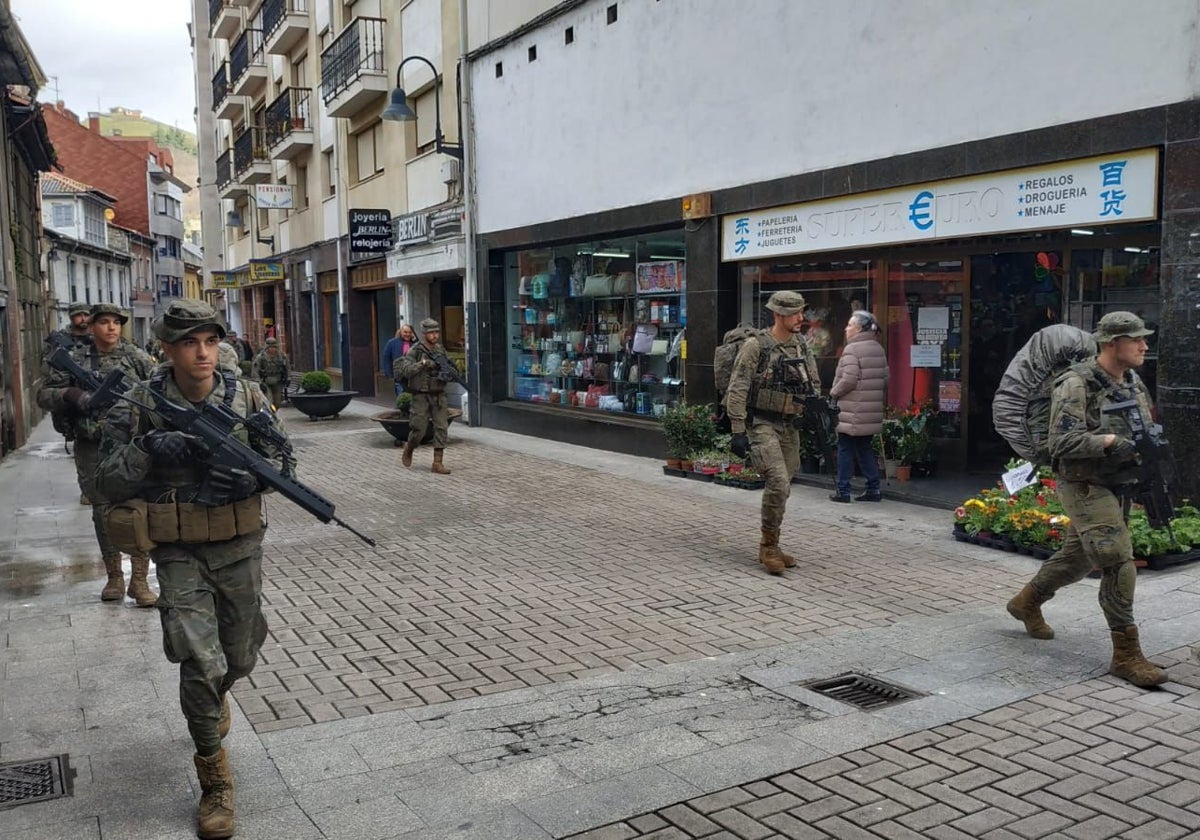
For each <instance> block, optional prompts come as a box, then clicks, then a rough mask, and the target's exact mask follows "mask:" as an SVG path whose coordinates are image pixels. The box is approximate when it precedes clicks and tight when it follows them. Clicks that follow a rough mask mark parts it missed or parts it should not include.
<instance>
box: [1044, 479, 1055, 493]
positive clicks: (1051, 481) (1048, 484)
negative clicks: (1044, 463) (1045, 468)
mask: <svg viewBox="0 0 1200 840" xmlns="http://www.w3.org/2000/svg"><path fill="white" fill-rule="evenodd" d="M1042 486H1043V487H1049V488H1050V489H1051V490H1057V489H1058V482H1057V481H1055V480H1054V479H1053V478H1043V479H1042Z"/></svg>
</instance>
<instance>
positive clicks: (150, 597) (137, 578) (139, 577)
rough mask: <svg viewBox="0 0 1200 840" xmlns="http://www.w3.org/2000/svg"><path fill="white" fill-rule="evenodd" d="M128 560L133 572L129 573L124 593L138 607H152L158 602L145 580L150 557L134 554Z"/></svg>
mask: <svg viewBox="0 0 1200 840" xmlns="http://www.w3.org/2000/svg"><path fill="white" fill-rule="evenodd" d="M129 562H130V565H132V566H133V573H132V574H130V575H129V589H128V590H127V591H126V593H125V594H126V595H128V596H129V597H130V598H132V599H133V600H134V602H136V603H137V605H138V606H139V607H153V606H154V605H155V604H157V603H158V596H157V595H155V594H154V590H153V589H151V588H150V583H149V582H148V581H147V580H146V575H148V574H149V573H150V558H149V557H138V556H136V555H135V556H132V557H130V558H129Z"/></svg>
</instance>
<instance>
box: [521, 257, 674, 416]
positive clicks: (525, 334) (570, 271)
mask: <svg viewBox="0 0 1200 840" xmlns="http://www.w3.org/2000/svg"><path fill="white" fill-rule="evenodd" d="M660 251H665V252H666V253H659V252H660ZM651 252H654V253H651ZM685 266H686V261H685V260H684V259H683V240H682V235H677V236H672V235H671V234H657V235H656V236H655V238H654V240H652V241H649V240H641V239H638V240H633V239H631V240H621V241H619V242H618V243H615V244H614V243H612V242H606V243H599V244H595V243H593V244H580V245H571V246H560V247H556V248H541V249H533V250H526V251H521V252H519V253H516V254H514V255H512V259H511V264H510V266H509V271H508V274H509V276H508V281H507V285H508V291H509V294H508V299H509V304H508V311H509V312H510V313H511V318H510V323H509V340H510V341H509V348H510V353H509V356H510V358H509V362H510V365H509V368H510V371H511V376H512V379H511V384H510V396H511V397H513V398H515V399H518V400H524V401H528V402H535V403H544V404H547V405H552V406H561V407H569V408H578V409H583V410H585V411H608V412H614V413H618V414H624V415H630V414H632V415H640V416H644V417H661V416H662V415H663V413H664V412H665V411H666V409H667V408H668V407H669V406H672V405H675V404H677V403H678V402H679V401H680V399H682V394H683V385H684V359H685V358H686V344H685V342H684V327H685V325H686V323H687V309H686V302H685V292H686V288H687V285H686V277H685V275H686V269H685Z"/></svg>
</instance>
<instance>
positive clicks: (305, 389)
mask: <svg viewBox="0 0 1200 840" xmlns="http://www.w3.org/2000/svg"><path fill="white" fill-rule="evenodd" d="M332 387H333V380H332V379H330V377H329V374H327V373H326V372H325V371H323V370H310V371H309V372H308V373H306V374H304V375H303V376H301V377H300V389H301V390H300V392H299V393H296V394H292V396H291V403H292V405H294V406H295V407H296V409H297V410H298V411H300V412H301V413H303V414H306V415H308V419H309V420H319V419H321V418H323V417H331V418H333V419H334V420H336V419H337V417H338V414H340V413H341V411H342V409H344V408H345V407H346V406H348V405H349V404H350V400H352V399H354V398H355V397H356V396H358V391H334V390H331V389H332Z"/></svg>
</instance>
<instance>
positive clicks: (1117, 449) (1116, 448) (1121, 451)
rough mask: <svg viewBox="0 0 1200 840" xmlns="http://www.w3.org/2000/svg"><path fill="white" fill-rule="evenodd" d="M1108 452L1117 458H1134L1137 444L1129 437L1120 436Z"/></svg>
mask: <svg viewBox="0 0 1200 840" xmlns="http://www.w3.org/2000/svg"><path fill="white" fill-rule="evenodd" d="M1108 452H1109V454H1110V455H1112V456H1113V457H1115V458H1132V457H1133V456H1134V455H1135V454H1136V453H1137V446H1135V445H1134V443H1133V441H1131V440H1130V439H1129V438H1125V437H1119V438H1117V439H1116V440H1115V441H1114V442H1113V445H1112V447H1111V448H1110V449H1109V450H1108Z"/></svg>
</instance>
